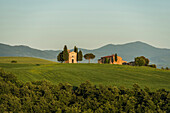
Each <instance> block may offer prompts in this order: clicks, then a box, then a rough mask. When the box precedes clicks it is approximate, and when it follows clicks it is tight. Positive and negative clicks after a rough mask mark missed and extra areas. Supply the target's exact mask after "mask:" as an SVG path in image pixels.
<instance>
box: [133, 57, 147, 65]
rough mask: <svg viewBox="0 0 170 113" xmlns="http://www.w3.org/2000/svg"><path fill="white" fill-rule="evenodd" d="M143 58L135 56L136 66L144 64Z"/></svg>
mask: <svg viewBox="0 0 170 113" xmlns="http://www.w3.org/2000/svg"><path fill="white" fill-rule="evenodd" d="M145 63H146V61H145V59H143V58H141V57H136V58H135V65H136V66H145Z"/></svg>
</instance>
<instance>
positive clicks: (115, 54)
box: [115, 53, 117, 62]
mask: <svg viewBox="0 0 170 113" xmlns="http://www.w3.org/2000/svg"><path fill="white" fill-rule="evenodd" d="M115 61H116V62H117V53H116V54H115Z"/></svg>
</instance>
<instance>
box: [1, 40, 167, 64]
mask: <svg viewBox="0 0 170 113" xmlns="http://www.w3.org/2000/svg"><path fill="white" fill-rule="evenodd" d="M80 49H81V50H82V51H83V54H85V53H94V54H95V55H96V58H95V59H94V60H93V62H94V63H95V62H97V60H98V59H99V58H100V57H101V56H106V55H111V54H114V53H118V55H119V56H121V57H122V58H123V59H124V60H126V61H132V60H134V57H137V56H146V57H147V58H149V59H150V61H151V63H154V64H157V65H158V67H162V66H163V67H167V66H168V67H170V57H169V56H170V49H162V48H156V47H153V46H151V45H148V44H146V43H143V42H140V41H137V42H132V43H127V44H122V45H113V44H109V45H106V46H103V47H101V48H98V49H94V50H87V49H82V48H80ZM0 50H1V51H0V56H22V57H37V58H43V59H48V60H52V61H56V56H57V54H58V53H59V52H60V51H59V50H58V51H53V50H38V49H33V48H30V47H28V46H22V45H21V46H10V45H6V44H0ZM83 62H87V61H85V60H84V61H83Z"/></svg>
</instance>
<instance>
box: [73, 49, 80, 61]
mask: <svg viewBox="0 0 170 113" xmlns="http://www.w3.org/2000/svg"><path fill="white" fill-rule="evenodd" d="M74 52H76V53H77V62H78V61H79V60H78V54H79V53H78V48H77V47H76V46H74Z"/></svg>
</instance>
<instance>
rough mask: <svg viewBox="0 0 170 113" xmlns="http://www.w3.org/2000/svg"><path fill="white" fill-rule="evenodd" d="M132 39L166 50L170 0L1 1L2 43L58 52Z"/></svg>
mask: <svg viewBox="0 0 170 113" xmlns="http://www.w3.org/2000/svg"><path fill="white" fill-rule="evenodd" d="M133 41H143V42H146V43H148V44H151V45H153V46H156V47H161V48H170V0H0V43H6V44H11V45H28V46H31V47H33V48H38V49H53V50H55V49H57V50H58V49H61V48H63V46H64V45H65V44H66V45H68V47H69V48H73V46H74V45H77V46H78V47H81V48H87V49H93V48H98V47H101V46H103V45H106V44H110V43H112V44H123V43H127V42H133Z"/></svg>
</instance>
